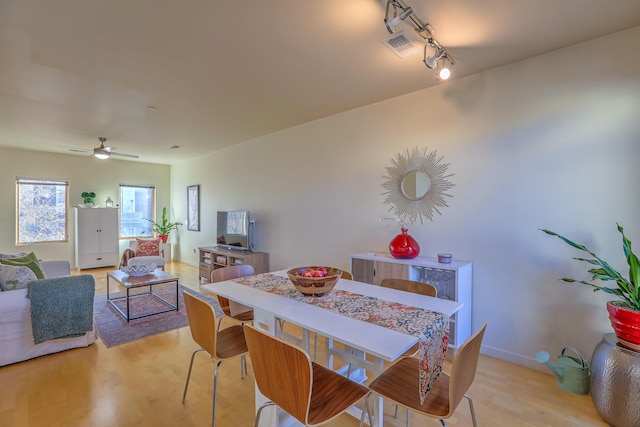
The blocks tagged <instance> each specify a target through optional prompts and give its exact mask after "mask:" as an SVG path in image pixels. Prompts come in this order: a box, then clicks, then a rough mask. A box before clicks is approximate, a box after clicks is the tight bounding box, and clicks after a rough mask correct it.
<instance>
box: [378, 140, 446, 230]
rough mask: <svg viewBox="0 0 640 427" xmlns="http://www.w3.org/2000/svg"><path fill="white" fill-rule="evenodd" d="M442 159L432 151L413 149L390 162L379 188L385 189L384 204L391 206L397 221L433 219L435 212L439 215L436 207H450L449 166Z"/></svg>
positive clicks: (404, 222) (402, 222)
mask: <svg viewBox="0 0 640 427" xmlns="http://www.w3.org/2000/svg"><path fill="white" fill-rule="evenodd" d="M443 158H444V157H443V156H441V157H438V156H437V154H436V152H435V151H432V152H430V153H427V148H426V147H425V148H424V149H423V150H422V151H421V150H420V149H419V148H418V147H416V148H414V149H413V150H407V152H406V153H399V154H398V156H397V157H396V158H395V159H393V160H392V162H393V166H389V167H387V168H386V169H387V173H388V176H384V177H383V178H385V179H386V181H385V182H384V183H383V184H382V187H383V188H384V189H385V190H386V191H385V192H383V193H382V194H383V195H386V196H387V197H386V199H385V203H388V204H389V205H390V208H389V210H390V211H394V213H395V215H396V219H397V220H398V221H399V222H400V223H401V224H404V225H409V224H413V223H414V222H415V221H416V220H420V223H421V224H422V223H423V222H424V221H423V218H427V219H428V220H433V214H434V212H437V213H438V214H440V215H442V213H441V212H440V209H439V208H443V207H447V206H449V205H448V204H447V201H446V197H452V196H451V195H450V194H447V191H448V190H449V189H451V187H453V183H452V182H451V181H449V180H448V179H447V178H449V177H451V176H453V174H449V175H447V169H448V168H449V163H443V162H442V159H443Z"/></svg>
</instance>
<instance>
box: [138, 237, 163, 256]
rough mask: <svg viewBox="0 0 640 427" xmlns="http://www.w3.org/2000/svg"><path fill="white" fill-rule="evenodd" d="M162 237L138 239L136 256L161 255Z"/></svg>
mask: <svg viewBox="0 0 640 427" xmlns="http://www.w3.org/2000/svg"><path fill="white" fill-rule="evenodd" d="M159 255H160V239H136V256H137V257H138V256H159Z"/></svg>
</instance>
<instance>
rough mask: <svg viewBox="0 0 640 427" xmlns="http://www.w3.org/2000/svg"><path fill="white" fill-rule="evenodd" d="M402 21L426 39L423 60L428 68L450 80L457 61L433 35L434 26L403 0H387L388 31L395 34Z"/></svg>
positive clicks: (385, 19)
mask: <svg viewBox="0 0 640 427" xmlns="http://www.w3.org/2000/svg"><path fill="white" fill-rule="evenodd" d="M402 21H406V22H408V23H409V24H410V25H411V26H413V28H414V30H415V31H416V33H417V34H418V35H419V36H420V37H422V38H423V39H425V40H426V43H425V45H424V59H423V62H424V64H425V65H426V66H427V68H429V69H432V70H433V69H434V68H435V69H437V70H436V72H437V74H436V79H438V80H448V79H449V77H451V66H452V65H453V64H455V61H454V60H453V58H451V56H450V55H449V53H448V52H447V49H445V48H444V47H443V46H442V45H441V44H440V43H438V41H437V40H436V39H435V37H433V33H434V30H433V27H431V25H429V24H425V23H423V22H422V20H420V18H418V17H417V16H416V14H415V13H414V12H413V9H412V8H411V7H410V6H407V5H406V4H405V3H404V1H403V0H387V7H386V11H385V16H384V25H385V27H387V31H389V33H391V34H393V33H394V32H395V27H396V26H397V25H398V24H399V23H400V22H402ZM429 49H431V50H433V55H428V50H429Z"/></svg>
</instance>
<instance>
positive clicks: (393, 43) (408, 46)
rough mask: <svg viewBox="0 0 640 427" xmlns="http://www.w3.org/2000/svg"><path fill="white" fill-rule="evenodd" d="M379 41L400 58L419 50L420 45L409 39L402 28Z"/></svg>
mask: <svg viewBox="0 0 640 427" xmlns="http://www.w3.org/2000/svg"><path fill="white" fill-rule="evenodd" d="M381 42H382V43H383V44H384V45H385V46H387V47H388V48H389V49H391V51H392V52H393V53H395V54H396V55H398V56H399V57H400V58H406V57H407V56H409V55H413V54H414V53H417V52H419V51H420V46H418V45H417V44H416V43H414V42H413V41H411V39H410V38H409V37H407V34H406V33H405V32H404V30H402V31H398V32H396V33H393V34H391V35H389V37H386V38H385V39H383V40H381Z"/></svg>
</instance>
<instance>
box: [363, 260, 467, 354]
mask: <svg viewBox="0 0 640 427" xmlns="http://www.w3.org/2000/svg"><path fill="white" fill-rule="evenodd" d="M351 274H353V280H357V281H359V282H365V283H371V284H374V285H379V284H380V282H381V281H382V279H384V278H388V277H393V278H397V279H410V280H415V281H418V282H424V283H429V284H431V285H433V286H435V287H436V289H437V290H438V298H443V299H449V300H453V301H458V302H461V303H463V304H464V305H463V306H462V308H461V309H460V310H459V311H458V312H457V313H456V314H454V315H453V316H451V318H450V323H449V347H451V348H453V349H454V350H455V349H458V348H459V347H460V345H461V344H462V343H463V342H464V341H465V340H466V339H467V338H469V337H470V336H471V301H472V264H471V263H470V262H467V261H455V260H454V261H451V263H450V264H444V263H439V262H438V260H437V259H434V258H425V257H417V258H414V259H398V258H393V257H392V256H391V255H390V254H388V253H384V252H365V253H358V254H353V255H351Z"/></svg>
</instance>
